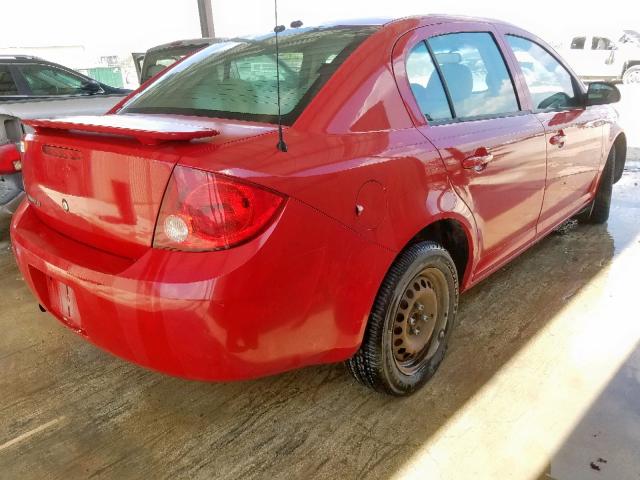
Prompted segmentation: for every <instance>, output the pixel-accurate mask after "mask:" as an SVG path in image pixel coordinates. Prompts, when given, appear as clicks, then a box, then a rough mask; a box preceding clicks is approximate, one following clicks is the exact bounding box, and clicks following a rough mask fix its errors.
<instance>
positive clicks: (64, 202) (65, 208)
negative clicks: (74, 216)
mask: <svg viewBox="0 0 640 480" xmlns="http://www.w3.org/2000/svg"><path fill="white" fill-rule="evenodd" d="M62 209H63V210H64V211H65V212H68V211H69V204H68V203H67V201H66V200H65V199H64V198H63V199H62Z"/></svg>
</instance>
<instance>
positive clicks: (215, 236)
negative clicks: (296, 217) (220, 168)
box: [153, 166, 284, 251]
mask: <svg viewBox="0 0 640 480" xmlns="http://www.w3.org/2000/svg"><path fill="white" fill-rule="evenodd" d="M283 204H284V197H282V196H281V195H279V194H277V193H274V192H271V191H269V190H265V189H263V188H261V187H258V186H255V185H250V184H248V183H244V182H241V181H238V180H236V179H232V178H229V177H226V176H224V175H219V174H214V173H209V172H205V171H202V170H197V169H194V168H188V167H180V166H177V167H176V168H175V170H174V171H173V175H172V176H171V179H170V180H169V185H168V187H167V191H166V192H165V194H164V199H163V200H162V206H161V208H160V215H159V216H158V222H157V224H156V231H155V236H154V239H153V246H154V247H156V248H166V249H175V250H186V251H206V250H220V249H226V248H231V247H233V246H235V245H238V244H241V243H245V242H247V241H249V240H251V239H252V238H255V237H256V236H257V235H259V234H260V233H262V232H263V231H264V230H265V229H266V228H267V227H268V226H269V225H270V224H271V222H272V221H273V219H274V218H275V216H276V214H277V213H278V212H279V211H280V208H281V207H282V205H283Z"/></svg>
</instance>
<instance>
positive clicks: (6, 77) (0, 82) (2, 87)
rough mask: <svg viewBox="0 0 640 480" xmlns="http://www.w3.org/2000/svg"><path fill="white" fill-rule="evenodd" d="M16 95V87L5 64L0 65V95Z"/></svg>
mask: <svg viewBox="0 0 640 480" xmlns="http://www.w3.org/2000/svg"><path fill="white" fill-rule="evenodd" d="M15 95H18V87H17V86H16V82H15V81H14V80H13V75H11V70H10V69H9V67H8V66H7V65H0V97H9V96H15Z"/></svg>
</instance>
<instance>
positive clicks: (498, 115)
mask: <svg viewBox="0 0 640 480" xmlns="http://www.w3.org/2000/svg"><path fill="white" fill-rule="evenodd" d="M464 33H487V34H489V36H490V37H491V39H492V40H493V43H494V45H495V47H496V49H497V50H498V52H499V53H500V58H502V61H503V63H504V66H505V68H506V70H507V74H508V75H509V79H510V80H511V87H512V88H513V94H514V96H515V99H516V103H517V105H518V110H517V111H515V112H505V113H491V114H487V115H475V116H473V117H459V116H458V115H457V114H456V111H455V106H454V104H453V99H452V98H451V93H450V91H449V86H448V85H447V82H446V81H445V80H444V74H443V73H442V70H441V68H440V64H439V63H438V61H437V59H436V56H435V53H434V52H433V49H432V48H431V45H430V44H429V39H431V38H436V37H443V36H445V35H456V34H464ZM421 42H422V43H424V44H425V45H426V47H427V51H428V52H429V56H430V57H431V61H432V62H433V64H434V65H435V68H436V71H437V72H438V77H439V78H440V83H441V84H442V86H443V88H444V92H445V95H446V97H447V102H448V103H449V111H450V113H451V116H452V118H450V119H446V120H428V119H426V115H425V113H424V112H422V109H421V108H420V103H419V102H418V99H417V98H416V96H415V94H414V93H413V89H412V88H411V82H410V81H409V77H408V75H407V77H406V80H407V83H409V91H410V92H411V94H412V95H413V99H414V100H415V102H416V104H417V105H418V109H419V110H420V112H421V114H422V116H423V117H425V121H426V126H443V125H451V124H459V123H466V122H477V121H481V120H496V119H500V118H510V117H518V116H521V115H527V114H530V113H531V110H524V109H523V107H522V101H521V98H520V92H519V90H518V88H517V86H516V83H515V77H514V72H512V71H511V68H510V66H509V62H508V61H507V57H506V55H505V52H504V51H503V49H502V46H501V44H500V43H499V42H498V38H497V37H496V35H495V33H494V32H493V31H491V30H460V31H458V30H456V31H450V32H443V33H438V34H436V35H430V36H427V37H425V38H423V39H421V40H420V41H418V42H416V43H415V44H414V45H413V46H412V47H411V48H409V49H408V50H409V53H410V52H412V51H413V49H414V48H416V47H417V46H418V45H419V44H420V43H421ZM408 60H409V55H407V56H406V59H405V71H406V67H407V65H406V64H407V61H408Z"/></svg>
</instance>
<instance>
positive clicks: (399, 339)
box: [346, 242, 458, 396]
mask: <svg viewBox="0 0 640 480" xmlns="http://www.w3.org/2000/svg"><path fill="white" fill-rule="evenodd" d="M457 310H458V276H457V272H456V267H455V264H454V263H453V260H452V259H451V256H450V255H449V252H447V251H446V250H445V249H444V248H442V247H441V246H440V245H438V244H437V243H434V242H422V243H418V244H415V245H412V246H411V247H409V248H408V249H407V250H405V251H404V252H402V253H401V254H400V256H399V257H398V258H397V259H396V261H395V262H394V263H393V265H392V266H391V269H390V270H389V272H388V273H387V275H386V277H385V279H384V281H383V282H382V285H381V287H380V290H379V291H378V296H377V297H376V300H375V302H374V305H373V309H372V310H371V314H370V316H369V322H368V324H367V328H366V330H365V334H364V339H363V341H362V345H361V346H360V349H359V350H358V352H357V353H356V354H355V355H354V356H353V357H352V358H351V359H349V360H347V362H346V364H347V368H348V369H349V371H350V372H351V374H352V375H353V376H354V377H355V378H356V380H358V382H360V383H362V384H363V385H365V386H367V387H369V388H372V389H374V390H377V391H379V392H383V393H388V394H390V395H396V396H403V395H409V394H411V393H413V392H415V391H416V390H417V389H418V388H420V387H421V386H422V385H423V384H424V383H426V382H427V381H428V380H429V379H430V378H431V377H432V376H433V374H434V373H435V372H436V370H437V368H438V366H439V365H440V363H441V362H442V359H443V358H444V354H445V352H446V350H447V345H448V341H449V337H450V336H451V331H452V329H453V325H454V322H455V318H456V313H457Z"/></svg>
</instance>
